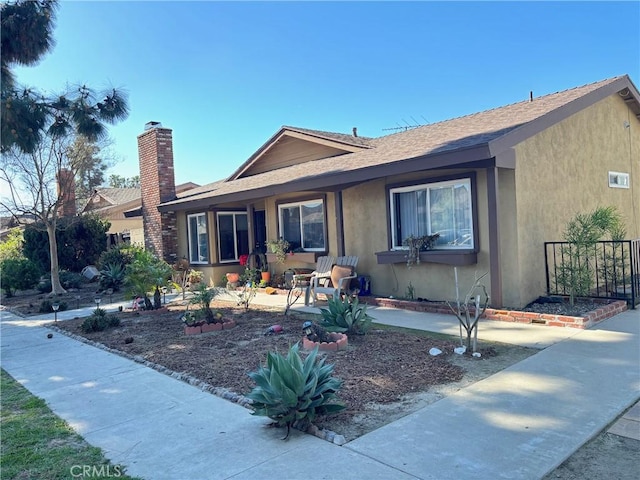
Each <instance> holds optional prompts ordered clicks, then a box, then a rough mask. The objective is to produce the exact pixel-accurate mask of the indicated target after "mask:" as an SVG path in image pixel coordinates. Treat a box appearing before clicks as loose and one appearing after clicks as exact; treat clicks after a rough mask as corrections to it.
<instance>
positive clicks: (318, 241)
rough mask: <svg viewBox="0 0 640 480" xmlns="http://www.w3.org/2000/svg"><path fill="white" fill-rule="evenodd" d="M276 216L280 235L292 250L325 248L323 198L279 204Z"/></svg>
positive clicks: (311, 250)
mask: <svg viewBox="0 0 640 480" xmlns="http://www.w3.org/2000/svg"><path fill="white" fill-rule="evenodd" d="M278 217H279V220H280V237H282V238H284V239H285V240H286V241H288V242H289V244H290V245H291V248H292V249H293V250H296V249H300V248H302V249H303V250H306V251H310V252H321V251H325V250H326V240H325V225H324V218H325V213H324V201H323V200H321V199H319V200H308V201H305V202H299V203H287V204H283V205H279V206H278Z"/></svg>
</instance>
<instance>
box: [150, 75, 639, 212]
mask: <svg viewBox="0 0 640 480" xmlns="http://www.w3.org/2000/svg"><path fill="white" fill-rule="evenodd" d="M624 88H629V89H631V90H632V93H633V95H634V97H635V99H636V101H640V98H638V97H639V95H638V91H637V89H636V88H635V86H634V85H633V83H632V82H631V81H630V79H629V77H628V76H626V75H625V76H620V77H615V78H611V79H607V80H602V81H600V82H596V83H592V84H589V85H584V86H582V87H576V88H572V89H570V90H565V91H562V92H556V93H553V94H549V95H545V96H541V97H538V98H534V99H533V100H532V101H529V100H527V101H523V102H518V103H513V104H510V105H506V106H503V107H499V108H494V109H491V110H486V111H483V112H479V113H474V114H471V115H466V116H463V117H458V118H454V119H451V120H446V121H442V122H438V123H434V124H429V125H425V126H422V127H418V128H414V129H411V130H407V131H403V132H399V133H394V134H391V135H387V136H383V137H379V138H374V139H366V143H367V146H369V147H372V148H368V149H365V150H361V151H358V152H355V153H348V154H344V155H340V156H337V157H331V158H326V159H321V160H313V161H310V162H305V163H301V164H297V165H292V166H288V167H283V168H279V169H278V170H273V171H269V172H264V173H260V174H257V175H253V176H251V177H246V178H238V179H236V180H230V181H223V182H216V183H215V184H211V185H215V188H211V189H206V188H205V187H206V186H205V187H202V193H200V194H196V195H190V196H189V198H188V199H186V198H185V199H181V200H176V201H172V202H167V203H165V204H164V206H162V207H161V209H162V210H169V209H174V208H176V207H177V208H178V209H180V208H181V205H180V204H181V203H185V202H193V203H190V206H201V205H205V204H206V202H209V203H221V202H224V201H230V200H248V199H251V198H260V197H261V196H269V195H273V194H274V193H277V192H284V191H296V190H304V189H305V188H309V187H310V186H315V187H316V188H328V187H330V186H332V185H333V186H337V185H340V184H349V183H350V182H356V181H363V179H365V178H367V174H371V175H374V172H373V169H374V168H376V167H385V166H389V165H392V164H395V163H397V162H406V161H408V160H412V159H414V160H417V161H419V162H421V165H422V169H427V168H429V167H430V166H432V165H431V162H433V161H434V159H436V158H437V157H438V156H439V155H442V154H447V153H455V154H458V153H460V152H462V153H464V152H467V154H468V155H467V156H468V158H470V159H471V160H482V159H487V158H490V157H492V156H495V155H496V154H498V153H500V151H502V150H504V149H506V148H509V147H510V146H513V145H515V144H516V143H518V142H519V141H522V140H523V139H524V138H527V137H528V136H531V135H533V134H535V133H537V132H538V131H540V130H542V129H544V128H546V127H548V126H549V125H550V124H552V123H553V122H556V121H560V120H562V119H563V118H566V117H567V116H568V115H570V114H572V113H575V111H578V110H580V109H581V108H585V107H586V106H588V105H590V104H593V103H595V102H596V101H599V100H601V99H602V98H606V97H607V96H609V95H611V94H612V93H615V92H617V91H618V89H624ZM286 128H291V129H293V128H294V127H286ZM297 130H299V131H301V132H305V133H310V132H316V133H321V134H322V135H324V136H326V135H341V134H329V133H328V132H318V131H313V130H306V129H297ZM353 138H361V137H353ZM462 157H464V155H461V158H462ZM464 158H465V159H466V158H467V157H464ZM467 161H468V160H467ZM380 172H382V169H380V170H379V173H380ZM381 176H384V175H381ZM283 178H284V179H286V182H285V183H283ZM372 178H375V176H370V177H368V179H372ZM193 193H196V192H195V191H194V192H193Z"/></svg>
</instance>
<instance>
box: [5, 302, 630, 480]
mask: <svg viewBox="0 0 640 480" xmlns="http://www.w3.org/2000/svg"><path fill="white" fill-rule="evenodd" d="M255 302H256V303H263V304H271V305H279V306H282V307H283V309H284V303H283V298H282V296H266V295H260V296H259V297H258V298H256V301H255ZM103 308H107V309H110V308H113V306H103ZM309 308H310V307H304V305H294V310H307V309H309ZM90 310H91V309H88V312H90ZM311 310H313V309H311ZM316 311H317V310H316ZM369 311H370V313H371V314H372V315H373V316H374V317H375V318H376V321H378V322H380V323H385V324H390V325H401V326H405V327H410V328H420V329H424V330H429V331H436V332H440V333H450V334H453V335H457V334H458V327H457V320H455V318H454V317H451V316H449V315H436V314H426V313H416V312H406V311H401V310H396V309H389V308H370V309H369ZM63 314H65V315H70V317H69V318H73V317H75V316H80V314H79V313H78V311H72V312H61V313H60V314H58V320H62V319H63V318H65V315H63ZM51 320H53V315H48V316H40V317H35V318H34V317H31V318H29V319H20V318H18V317H15V316H13V315H11V314H8V313H7V312H0V321H1V334H2V339H1V340H2V350H1V359H2V367H3V368H5V369H6V370H7V371H8V372H9V373H10V374H11V375H12V376H14V377H15V378H16V379H18V380H19V381H20V382H21V383H23V384H24V385H25V386H26V387H27V388H28V389H29V390H31V391H32V392H33V393H34V394H35V395H37V396H39V397H41V398H43V399H45V400H46V401H47V403H48V404H49V406H50V407H51V408H52V410H53V411H54V412H56V413H57V414H58V415H60V416H61V417H62V418H64V419H66V420H67V421H68V422H69V423H70V424H71V425H72V426H73V427H74V428H76V429H77V430H78V432H79V433H80V434H82V435H83V436H84V437H85V438H86V439H87V441H89V442H90V443H92V444H93V445H96V446H98V447H101V448H103V449H104V450H105V453H106V455H107V456H108V457H109V458H110V459H111V460H112V461H113V462H115V463H122V464H124V465H126V466H127V467H128V470H127V471H128V473H129V474H131V475H138V476H141V477H143V478H145V479H147V480H153V479H171V480H174V479H177V480H181V479H187V478H197V479H210V478H211V479H226V478H233V479H245V478H246V479H258V480H261V479H265V480H266V479H274V478H281V479H299V478H305V479H333V478H341V479H342V478H344V479H350V478H353V479H356V478H357V479H361V478H372V479H378V478H379V479H415V478H420V479H448V478H455V479H465V478H471V477H472V476H473V477H474V478H478V479H485V478H486V479H493V478H513V479H536V478H541V477H542V476H544V475H545V474H546V473H548V472H549V471H551V470H553V469H554V468H555V467H557V466H558V465H559V464H560V463H562V462H563V461H564V460H565V459H566V458H568V457H569V456H570V455H571V454H572V453H573V452H574V451H575V450H577V449H578V448H579V447H580V446H581V445H582V444H584V443H585V442H587V441H588V440H590V439H591V438H592V437H594V436H595V435H596V434H598V433H599V432H600V431H601V430H603V429H605V428H606V427H607V426H608V425H609V424H610V423H611V422H613V421H614V420H615V419H616V418H618V417H619V416H620V414H621V413H622V412H624V411H625V410H626V409H627V408H628V407H630V406H631V405H633V404H634V403H635V402H637V401H638V399H639V398H640V311H638V310H630V311H627V312H624V313H622V314H619V315H617V316H616V317H613V318H611V319H609V320H605V321H603V322H602V323H600V324H599V325H597V326H596V327H594V328H592V329H590V330H575V329H568V328H567V329H565V328H555V327H543V326H530V325H514V324H502V323H501V322H491V321H484V322H482V323H481V324H480V329H479V338H480V339H481V340H492V341H502V342H506V343H517V344H520V345H526V346H533V347H535V348H543V350H541V351H540V352H539V353H537V354H535V355H533V356H531V357H529V358H527V359H526V360H524V361H522V362H520V363H518V364H516V365H513V366H512V367H510V368H508V369H505V370H503V371H502V372H499V373H498V374H496V375H493V376H491V377H489V378H487V379H485V380H483V381H480V382H477V383H475V384H473V385H471V386H469V387H467V388H465V389H463V390H460V391H459V392H457V393H456V394H454V395H451V396H449V397H447V398H444V399H442V400H440V401H438V402H436V403H434V404H432V405H429V406H427V407H425V408H423V409H421V410H420V411H418V412H415V413H413V414H411V415H408V416H407V417H404V418H403V419H400V420H398V421H396V422H393V423H391V424H389V425H387V426H385V427H382V428H380V429H378V430H376V431H374V432H371V433H369V434H367V435H364V436H362V437H360V438H358V439H356V440H354V441H352V442H349V443H347V444H346V445H345V446H343V447H338V446H335V445H333V444H330V443H328V442H326V441H323V440H320V439H318V438H316V437H313V436H311V435H306V434H302V433H300V432H297V431H293V432H292V435H291V438H290V439H289V440H288V441H286V442H283V441H281V440H280V438H281V437H282V436H283V432H282V431H281V430H278V429H268V428H264V425H265V424H266V423H268V420H266V419H265V418H260V417H253V416H252V415H250V414H249V411H248V410H247V409H245V408H243V407H241V406H239V405H237V404H233V403H230V402H227V401H225V400H222V399H221V398H219V397H216V396H214V395H210V394H208V393H204V392H202V391H200V390H198V389H197V388H195V387H192V386H190V385H187V384H185V383H183V382H180V381H178V380H175V379H173V378H171V377H168V376H166V375H163V374H161V373H159V372H156V371H155V370H152V369H149V368H147V367H144V366H142V365H140V364H138V363H135V362H132V361H129V360H127V359H124V358H122V357H119V356H117V355H113V354H110V353H107V352H105V351H104V350H101V349H98V348H95V347H91V346H89V345H87V344H84V343H81V342H78V341H75V340H72V339H70V338H68V337H65V336H63V335H61V334H57V333H56V334H54V337H53V338H52V339H47V338H46V333H48V332H49V330H48V329H46V328H43V327H42V326H41V324H42V323H43V322H44V321H51ZM454 321H455V323H454ZM633 412H634V410H633V409H632V410H630V411H629V413H628V415H630V417H633V415H634V413H633ZM626 420H632V421H633V418H627V419H626ZM618 424H619V422H617V423H616V424H614V427H615V426H616V425H618ZM629 425H630V427H629V426H627V427H626V428H627V430H630V429H632V428H633V426H634V424H633V423H631V424H629ZM614 427H612V429H613V428H614ZM338 433H339V432H338ZM614 433H615V432H614Z"/></svg>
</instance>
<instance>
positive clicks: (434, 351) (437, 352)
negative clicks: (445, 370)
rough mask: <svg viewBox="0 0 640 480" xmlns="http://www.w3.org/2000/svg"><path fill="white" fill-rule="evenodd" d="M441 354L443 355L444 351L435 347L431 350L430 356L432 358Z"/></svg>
mask: <svg viewBox="0 0 640 480" xmlns="http://www.w3.org/2000/svg"><path fill="white" fill-rule="evenodd" d="M441 353H442V350H440V349H439V348H435V347H434V348H432V349H431V350H429V355H431V356H432V357H435V356H437V355H440V354H441Z"/></svg>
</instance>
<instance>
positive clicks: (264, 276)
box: [260, 272, 271, 283]
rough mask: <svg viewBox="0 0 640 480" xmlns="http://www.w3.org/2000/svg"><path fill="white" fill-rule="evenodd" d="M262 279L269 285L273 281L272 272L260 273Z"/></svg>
mask: <svg viewBox="0 0 640 480" xmlns="http://www.w3.org/2000/svg"><path fill="white" fill-rule="evenodd" d="M260 278H261V279H262V280H264V281H265V282H267V283H269V282H270V281H271V272H260Z"/></svg>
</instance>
